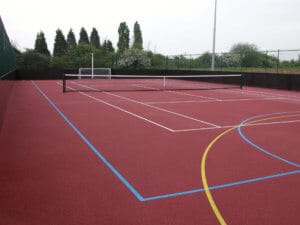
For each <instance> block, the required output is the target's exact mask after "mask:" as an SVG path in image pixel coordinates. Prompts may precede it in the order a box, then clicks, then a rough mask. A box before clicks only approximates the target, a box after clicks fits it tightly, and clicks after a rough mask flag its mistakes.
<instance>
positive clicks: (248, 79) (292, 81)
mask: <svg viewBox="0 0 300 225" xmlns="http://www.w3.org/2000/svg"><path fill="white" fill-rule="evenodd" d="M111 73H112V75H122V74H126V75H165V76H167V75H214V74H217V75H226V74H228V73H229V72H227V71H218V72H215V71H203V70H200V71H196V70H158V69H136V70H135V69H112V70H111ZM64 74H78V70H62V69H46V70H17V71H16V72H15V76H14V77H15V79H16V80H49V79H59V80H62V79H63V76H64ZM230 74H240V73H239V72H230ZM242 74H243V77H244V79H243V80H244V85H245V86H256V87H266V88H276V89H286V90H300V74H298V75H297V74H278V73H245V72H244V73H242Z"/></svg>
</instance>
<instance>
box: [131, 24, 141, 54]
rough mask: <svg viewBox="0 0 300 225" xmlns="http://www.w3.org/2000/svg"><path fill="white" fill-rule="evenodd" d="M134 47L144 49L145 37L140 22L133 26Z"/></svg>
mask: <svg viewBox="0 0 300 225" xmlns="http://www.w3.org/2000/svg"><path fill="white" fill-rule="evenodd" d="M133 35H134V36H133V46H132V47H133V48H136V49H140V50H143V37H142V31H141V28H140V25H139V23H138V22H135V24H134V27H133Z"/></svg>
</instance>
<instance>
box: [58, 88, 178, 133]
mask: <svg viewBox="0 0 300 225" xmlns="http://www.w3.org/2000/svg"><path fill="white" fill-rule="evenodd" d="M59 85H61V84H59ZM68 88H69V89H71V90H76V89H74V88H71V87H68ZM78 93H79V94H81V95H84V96H86V97H88V98H91V99H93V100H95V101H96V102H100V103H103V104H105V105H108V106H110V107H112V108H114V109H117V110H119V111H122V112H124V113H127V114H129V115H131V116H133V117H136V118H139V119H141V120H144V121H146V122H148V123H151V124H153V125H155V126H158V127H160V128H163V129H165V130H167V131H170V132H172V133H174V130H173V129H171V128H169V127H166V126H164V125H162V124H159V123H156V122H154V121H152V120H149V119H147V118H145V117H142V116H140V115H137V114H135V113H133V112H129V111H128V110H126V109H123V108H121V107H119V106H116V105H113V104H111V103H109V102H106V101H104V100H102V99H100V98H96V97H93V96H91V95H89V94H86V93H84V92H78Z"/></svg>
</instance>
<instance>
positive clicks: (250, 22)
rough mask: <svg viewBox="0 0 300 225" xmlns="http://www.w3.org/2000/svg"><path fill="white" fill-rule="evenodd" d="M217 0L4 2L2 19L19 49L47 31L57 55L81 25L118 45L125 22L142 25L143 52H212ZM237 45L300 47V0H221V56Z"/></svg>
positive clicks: (218, 42) (218, 45) (218, 39)
mask: <svg viewBox="0 0 300 225" xmlns="http://www.w3.org/2000/svg"><path fill="white" fill-rule="evenodd" d="M214 3H215V0H184V1H183V0H180V1H179V0H84V1H82V0H81V1H74V0H51V1H50V0H44V1H43V0H26V1H22V0H1V4H0V16H1V17H2V20H3V23H4V25H5V27H6V31H7V33H8V35H9V37H10V39H11V40H12V41H13V42H14V43H15V44H16V45H17V46H18V47H19V48H20V49H22V50H23V49H25V48H34V41H35V38H36V34H37V33H38V32H39V31H43V32H44V33H45V36H46V41H47V44H48V48H49V50H50V51H51V52H52V51H53V42H54V37H55V31H56V30H57V29H58V28H60V29H62V31H63V33H64V34H65V36H67V33H68V31H69V30H70V28H72V29H73V31H74V33H75V35H76V39H77V40H78V39H79V31H80V28H81V27H85V28H86V30H87V32H88V33H89V34H90V32H91V30H92V28H93V27H95V28H96V29H97V30H98V32H99V35H100V39H101V42H103V41H104V39H110V40H111V41H112V42H113V45H114V47H116V45H117V41H118V27H119V24H120V23H121V22H123V21H125V22H126V23H127V25H128V26H129V29H130V31H131V33H130V36H132V34H133V32H132V31H133V25H134V22H135V21H138V22H139V24H140V26H141V30H142V35H143V39H144V48H145V49H149V50H152V51H155V52H157V53H162V54H166V55H173V54H183V53H187V54H196V53H203V52H204V51H212V37H213V17H214ZM237 42H243V43H245V42H247V43H251V44H255V45H257V46H258V47H259V49H261V50H268V49H271V50H273V49H300V1H299V0H251V1H249V0H218V9H217V37H216V52H226V51H229V50H230V48H231V46H232V45H233V44H235V43H237Z"/></svg>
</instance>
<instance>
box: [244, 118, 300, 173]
mask: <svg viewBox="0 0 300 225" xmlns="http://www.w3.org/2000/svg"><path fill="white" fill-rule="evenodd" d="M291 113H299V112H277V113H270V114H264V115H258V116H253V117H251V118H248V119H246V120H244V121H243V122H241V123H240V124H239V126H238V133H239V135H240V136H241V137H242V138H243V139H244V140H245V141H246V142H247V143H248V144H250V145H252V146H253V147H254V148H256V149H258V150H259V151H261V152H263V153H265V154H267V155H269V156H271V157H273V158H275V159H278V160H280V161H282V162H285V163H287V164H289V165H292V166H295V167H298V168H299V167H300V164H298V163H295V162H292V161H289V160H287V159H284V158H282V157H280V156H278V155H275V154H274V153H271V152H270V151H268V150H267V149H264V148H262V147H260V146H258V145H256V144H254V143H253V142H252V141H250V140H249V139H248V138H247V137H246V136H245V135H244V133H243V132H242V127H243V126H244V125H245V124H247V123H248V122H249V121H251V120H255V119H257V118H261V117H268V116H274V115H283V114H291Z"/></svg>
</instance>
